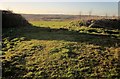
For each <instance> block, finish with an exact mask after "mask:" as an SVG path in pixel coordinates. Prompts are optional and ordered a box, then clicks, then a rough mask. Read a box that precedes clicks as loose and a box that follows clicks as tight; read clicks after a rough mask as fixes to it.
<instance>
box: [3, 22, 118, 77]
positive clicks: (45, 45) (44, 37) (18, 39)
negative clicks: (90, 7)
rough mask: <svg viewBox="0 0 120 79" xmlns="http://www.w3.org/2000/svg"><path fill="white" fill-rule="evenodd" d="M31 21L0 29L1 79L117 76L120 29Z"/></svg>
mask: <svg viewBox="0 0 120 79" xmlns="http://www.w3.org/2000/svg"><path fill="white" fill-rule="evenodd" d="M31 23H32V24H33V25H34V26H28V27H21V28H10V29H9V31H8V30H7V29H4V32H5V33H4V34H3V37H4V38H3V42H2V43H3V44H2V45H3V47H2V51H3V52H2V54H3V55H2V63H3V79H16V78H20V79H21V78H23V79H24V78H25V79H26V78H33V79H38V78H43V79H46V78H63V77H64V78H65V77H70V78H73V79H74V78H75V77H77V78H85V79H88V78H98V77H104V78H119V77H120V72H119V71H120V63H119V62H120V58H119V57H120V30H108V29H102V28H90V27H86V26H82V27H78V26H71V25H70V24H69V23H70V22H68V21H65V22H58V21H57V22H55V21H49V22H43V21H42V22H41V21H37V22H35V21H34V22H31ZM41 26H42V27H41ZM108 31H109V32H108Z"/></svg>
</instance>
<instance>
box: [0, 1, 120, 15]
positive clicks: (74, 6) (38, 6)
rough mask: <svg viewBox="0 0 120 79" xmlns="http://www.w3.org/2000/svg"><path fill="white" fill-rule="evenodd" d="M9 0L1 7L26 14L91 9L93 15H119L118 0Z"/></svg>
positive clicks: (68, 12)
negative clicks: (89, 0)
mask: <svg viewBox="0 0 120 79" xmlns="http://www.w3.org/2000/svg"><path fill="white" fill-rule="evenodd" d="M5 1H6V2H5ZM9 1H10V0H4V2H1V3H0V9H10V10H13V12H15V13H25V14H70V15H71V14H72V15H78V14H80V12H81V14H83V15H86V14H88V13H89V11H91V12H92V14H93V15H106V14H107V15H110V16H113V15H118V2H117V1H118V0H109V2H97V1H96V0H91V2H88V0H86V1H87V2H85V0H84V2H82V0H69V2H68V0H64V1H66V2H59V1H60V0H58V2H56V1H55V0H49V2H47V1H48V0H43V1H45V2H37V1H35V0H34V2H32V1H33V0H29V2H24V1H26V0H19V1H21V2H17V1H18V0H11V1H10V2H9ZM22 1H23V2H22ZM39 1H40V0H39ZM50 1H51V2H50ZM70 1H71V2H70ZM73 1H74V2H73ZM92 1H93V2H92ZM104 1H105V0H104ZM106 1H108V0H106Z"/></svg>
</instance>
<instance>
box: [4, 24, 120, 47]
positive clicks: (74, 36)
mask: <svg viewBox="0 0 120 79" xmlns="http://www.w3.org/2000/svg"><path fill="white" fill-rule="evenodd" d="M7 29H9V31H8V30H6V29H5V30H4V32H5V33H3V36H5V37H11V39H12V38H14V37H25V38H26V39H27V40H31V39H37V40H64V41H70V42H79V43H81V42H85V43H88V44H94V45H99V46H106V47H112V46H119V45H120V40H119V39H117V38H115V37H112V36H111V35H98V34H89V33H79V32H77V31H69V30H68V29H63V28H60V29H53V28H49V27H38V26H32V25H30V26H26V27H21V28H11V29H10V28H7Z"/></svg>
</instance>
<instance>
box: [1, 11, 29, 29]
mask: <svg viewBox="0 0 120 79" xmlns="http://www.w3.org/2000/svg"><path fill="white" fill-rule="evenodd" d="M0 11H2V28H9V27H21V26H27V25H29V23H28V21H27V20H26V19H25V18H23V17H22V16H21V15H20V14H15V13H13V12H12V11H9V10H0Z"/></svg>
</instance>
